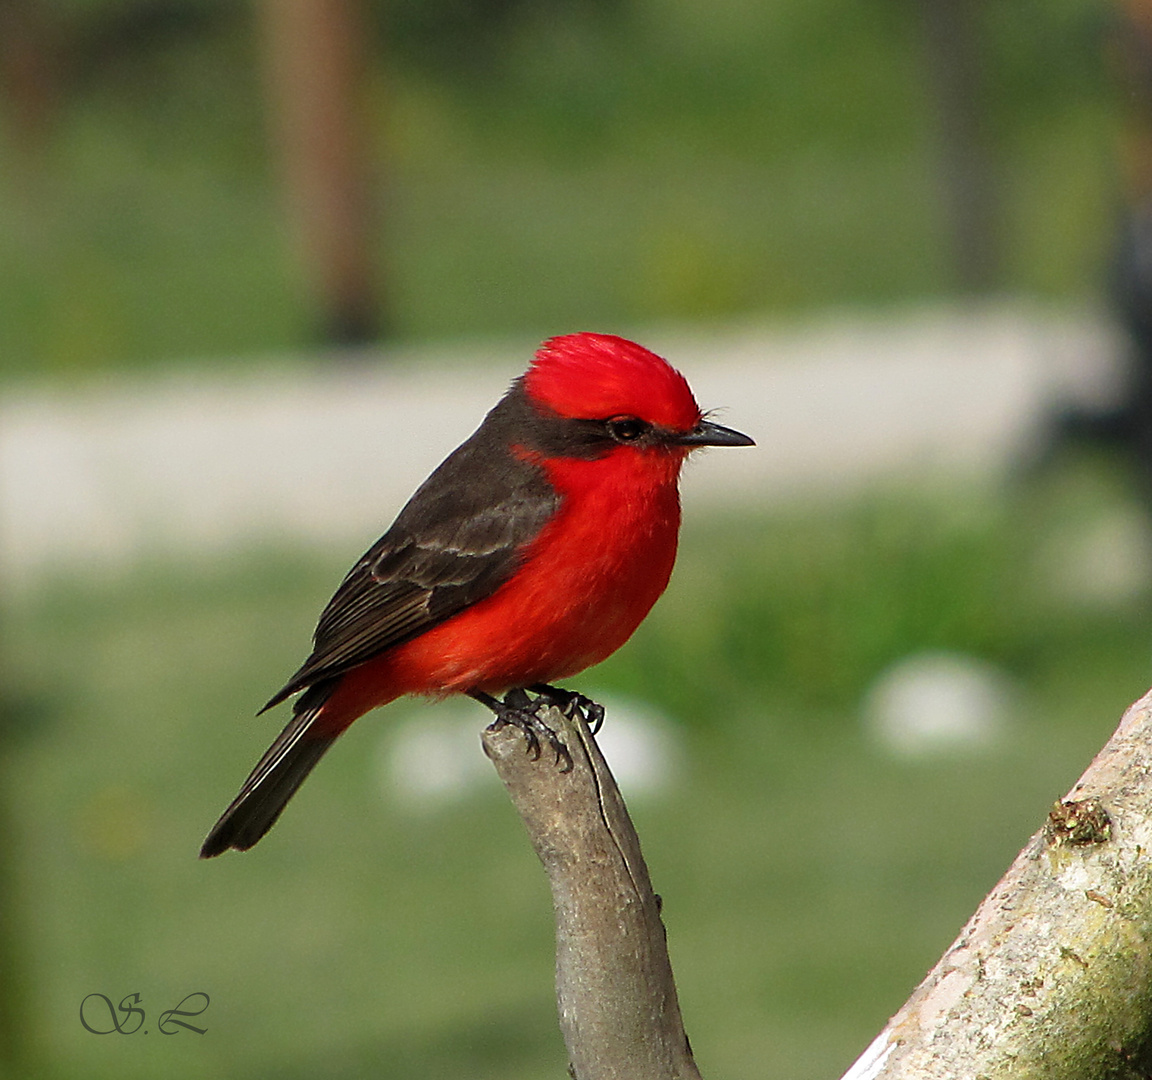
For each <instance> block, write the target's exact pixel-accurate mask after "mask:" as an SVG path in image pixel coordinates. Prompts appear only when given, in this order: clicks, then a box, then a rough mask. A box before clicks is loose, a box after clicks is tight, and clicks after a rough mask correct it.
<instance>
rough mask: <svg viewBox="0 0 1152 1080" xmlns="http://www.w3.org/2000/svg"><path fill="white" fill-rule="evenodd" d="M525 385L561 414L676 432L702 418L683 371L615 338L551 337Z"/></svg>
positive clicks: (545, 343) (542, 401) (641, 348)
mask: <svg viewBox="0 0 1152 1080" xmlns="http://www.w3.org/2000/svg"><path fill="white" fill-rule="evenodd" d="M524 387H525V389H526V390H527V392H528V396H529V397H531V398H532V399H533V400H534V401H538V402H541V403H543V404H545V405H547V406H548V407H549V408H551V409H553V410H554V411H555V412H558V413H559V414H560V415H561V416H569V417H578V418H580V419H585V420H592V419H607V418H608V417H611V416H636V417H639V418H641V419H643V420H647V421H648V422H649V423H652V424H659V425H660V426H661V427H665V428H670V429H672V430H673V431H688V430H690V429H692V428H693V427H695V426H696V424H697V423H698V422H699V420H700V406H699V405H697V404H696V399H695V398H694V397H693V396H692V391H691V389H690V388H689V386H688V381H687V380H686V379H685V378H684V376H683V375H681V374H680V372H678V371H677V370H676V369H675V368H674V367H673V366H672V365H671V364H669V363H668V362H667V361H666V360H663V359H661V358H660V357H659V356H657V355H656V354H655V353H654V352H649V351H648V350H647V349H645V348H644V347H643V346H641V345H637V344H636V343H635V342H634V341H628V340H627V339H626V338H622V337H615V336H614V335H612V334H567V335H565V336H563V337H554V338H550V339H549V340H548V341H546V342H544V344H543V345H541V346H540V348H539V349H538V350H537V351H536V358H535V360H533V361H532V366H531V367H530V368H529V369H528V372H527V374H526V375H525V376H524Z"/></svg>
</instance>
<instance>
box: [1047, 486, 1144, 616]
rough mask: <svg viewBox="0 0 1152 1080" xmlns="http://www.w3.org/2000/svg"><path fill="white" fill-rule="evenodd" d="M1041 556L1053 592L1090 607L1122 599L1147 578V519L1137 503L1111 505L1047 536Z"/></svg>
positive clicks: (1137, 590)
mask: <svg viewBox="0 0 1152 1080" xmlns="http://www.w3.org/2000/svg"><path fill="white" fill-rule="evenodd" d="M1045 562H1046V565H1047V567H1048V575H1047V576H1048V579H1049V583H1050V587H1051V588H1052V590H1053V591H1054V592H1055V593H1056V594H1057V595H1058V596H1063V597H1064V598H1065V599H1067V600H1071V601H1073V602H1075V603H1079V604H1086V605H1089V606H1092V607H1109V606H1113V605H1116V604H1123V603H1125V602H1126V601H1129V600H1132V599H1135V598H1137V597H1139V596H1140V595H1141V594H1142V593H1144V592H1145V591H1147V589H1148V587H1149V585H1150V584H1152V524H1149V521H1148V518H1147V515H1146V514H1145V512H1144V511H1143V510H1142V509H1141V508H1139V507H1137V506H1126V507H1117V508H1116V509H1114V510H1112V511H1110V512H1109V513H1107V514H1104V515H1102V516H1100V517H1097V518H1095V519H1094V520H1092V521H1089V522H1086V523H1085V524H1084V525H1082V526H1081V527H1079V528H1078V529H1076V530H1075V531H1073V532H1069V533H1065V534H1063V535H1061V536H1058V537H1056V538H1055V539H1053V540H1052V541H1051V542H1050V544H1049V547H1048V550H1047V552H1046V558H1045Z"/></svg>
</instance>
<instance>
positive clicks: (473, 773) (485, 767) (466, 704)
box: [379, 697, 682, 810]
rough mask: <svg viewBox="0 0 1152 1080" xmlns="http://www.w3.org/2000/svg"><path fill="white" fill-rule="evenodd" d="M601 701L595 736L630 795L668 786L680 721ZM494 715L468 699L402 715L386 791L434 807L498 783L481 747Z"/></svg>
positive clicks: (385, 772)
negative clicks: (676, 724) (602, 712)
mask: <svg viewBox="0 0 1152 1080" xmlns="http://www.w3.org/2000/svg"><path fill="white" fill-rule="evenodd" d="M597 700H600V701H602V703H603V704H604V707H605V711H606V713H607V718H606V720H605V722H604V726H603V728H601V730H600V733H599V735H597V737H596V741H597V743H598V744H599V746H600V749H601V751H602V752H603V754H604V757H605V758H606V759H607V761H608V764H609V766H610V767H611V769H612V774H613V776H615V777H616V782H617V783H618V784H619V785H620V787H621V789H622V790H623V792H624V794H625V796H627V797H631V796H634V795H635V796H644V795H649V794H654V793H656V792H659V791H662V790H663V789H664V788H666V787H667V786H668V784H669V783H670V782H671V781H672V779H673V778H674V777H675V775H676V774H677V771H678V769H679V767H680V763H681V757H682V755H681V753H680V745H679V740H678V737H677V732H676V731H675V728H674V726H673V725H672V724H671V723H670V722H669V721H668V719H667V718H666V717H664V716H663V715H661V714H660V713H658V712H657V711H656V710H655V709H653V708H652V707H651V706H650V705H647V704H645V703H643V702H638V701H632V700H627V699H622V698H603V697H597ZM490 720H491V714H489V713H487V712H486V711H485V710H484V709H483V708H481V706H479V705H477V704H474V703H472V702H470V701H465V700H463V699H458V700H448V701H445V702H441V703H439V704H436V705H430V706H428V707H426V708H422V709H420V710H419V711H418V712H413V713H411V714H409V715H408V716H406V717H403V718H402V719H398V720H397V721H396V722H395V723H394V724H393V726H392V727H391V730H389V731H388V732H387V734H386V735H385V737H384V738H383V739H382V741H381V743H380V756H379V762H380V771H379V776H380V783H381V788H382V790H383V792H384V794H385V795H386V796H387V797H388V798H391V799H395V800H396V801H397V802H399V803H400V804H402V805H404V806H408V807H410V808H412V809H429V810H430V809H433V808H435V807H437V806H444V805H448V804H450V803H455V802H459V801H461V800H463V799H465V798H467V797H468V796H470V795H471V794H472V793H473V792H474V791H477V790H479V789H481V788H484V787H490V786H492V785H493V784H498V783H499V782H498V780H497V779H496V774H495V772H494V771H493V768H492V766H491V764H490V763H489V762H488V759H487V758H486V757H485V756H484V751H483V750H482V749H481V746H480V732H481V730H482V729H483V727H484V725H485V724H487V723H489V722H490ZM544 752H545V753H547V749H546V748H545V751H544Z"/></svg>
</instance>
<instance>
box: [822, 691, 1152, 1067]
mask: <svg viewBox="0 0 1152 1080" xmlns="http://www.w3.org/2000/svg"><path fill="white" fill-rule="evenodd" d="M1150 1075H1152V691H1150V692H1149V693H1148V694H1145V696H1144V697H1143V698H1141V699H1140V700H1139V701H1138V702H1136V704H1135V705H1133V706H1132V707H1131V708H1130V709H1129V710H1128V711H1127V712H1126V713H1125V714H1124V718H1123V720H1121V722H1120V726H1119V728H1117V730H1116V733H1115V734H1114V735H1113V736H1112V738H1111V739H1110V740H1109V742H1108V744H1107V745H1106V746H1105V747H1104V749H1103V750H1101V751H1100V753H1099V754H1098V755H1097V756H1096V759H1095V761H1093V762H1092V764H1091V765H1090V766H1089V768H1088V771H1087V772H1085V773H1084V775H1083V776H1082V777H1081V778H1080V780H1079V782H1078V783H1077V784H1076V786H1075V787H1073V788H1072V790H1071V791H1070V792H1069V793H1068V795H1067V797H1066V798H1065V799H1063V800H1061V802H1059V803H1057V804H1056V806H1054V807H1053V809H1052V812H1051V813H1050V814H1049V817H1048V821H1047V823H1046V824H1045V826H1044V827H1043V828H1042V829H1041V830H1040V831H1039V832H1037V833H1036V835H1035V836H1033V837H1032V839H1031V840H1030V841H1029V842H1028V844H1027V846H1026V847H1025V848H1024V850H1023V851H1022V852H1020V854H1019V855H1018V856H1017V857H1016V861H1015V862H1014V863H1013V864H1012V866H1011V867H1009V869H1008V872H1007V873H1006V874H1005V875H1004V877H1003V878H1002V879H1001V881H1000V882H999V884H998V885H997V886H996V887H995V888H994V889H993V890H992V892H991V893H989V894H988V896H987V897H986V898H985V900H984V902H983V903H982V904H981V905H980V907H979V909H978V910H977V911H976V914H975V915H973V916H972V918H971V920H970V921H969V922H968V925H967V926H965V927H964V929H963V930H962V931H961V932H960V936H959V937H958V938H957V939H956V941H955V942H954V943H953V944H952V946H951V947H950V948H949V949H948V951H947V952H946V953H945V954H944V956H943V958H942V959H941V960H940V962H939V963H938V964H937V965H936V967H935V968H933V969H932V971H931V972H929V974H928V977H927V978H926V979H925V980H924V981H923V982H922V983H921V984H920V986H919V987H917V989H916V990H915V991H914V992H913V994H912V996H911V997H910V998H909V999H908V1001H907V1003H906V1004H905V1005H904V1007H903V1008H902V1009H901V1010H900V1011H899V1012H898V1013H897V1014H896V1015H895V1016H894V1017H893V1018H892V1019H891V1020H890V1021H889V1022H888V1026H887V1027H886V1028H885V1029H884V1031H882V1032H881V1033H880V1035H879V1036H878V1037H877V1038H876V1040H875V1041H874V1042H873V1043H872V1045H871V1046H870V1047H869V1048H868V1050H867V1051H865V1053H864V1055H863V1056H862V1057H861V1058H860V1060H859V1061H857V1062H856V1064H855V1065H854V1066H853V1067H852V1068H851V1069H850V1070H849V1071H848V1072H847V1074H845V1076H844V1078H843V1080H898V1078H899V1080H906V1078H912V1077H915V1078H916V1080H961V1078H963V1080H973V1078H976V1080H1001V1078H1013V1080H1016V1078H1021V1080H1022V1078H1025V1077H1027V1078H1028V1080H1105V1078H1107V1080H1128V1078H1131V1080H1146V1078H1147V1077H1149V1076H1150Z"/></svg>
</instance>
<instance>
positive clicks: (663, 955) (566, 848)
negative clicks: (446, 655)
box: [483, 708, 700, 1080]
mask: <svg viewBox="0 0 1152 1080" xmlns="http://www.w3.org/2000/svg"><path fill="white" fill-rule="evenodd" d="M543 719H544V721H545V722H546V723H547V725H548V726H549V727H550V728H552V729H553V730H554V731H556V732H557V733H558V734H559V735H560V737H561V739H562V740H563V741H564V743H565V744H566V745H567V747H568V749H569V752H570V753H571V756H572V768H571V770H569V771H568V772H562V771H561V766H560V765H559V764H558V763H557V762H556V761H555V755H554V754H552V753H550V752H549V749H548V746H547V744H546V743H545V745H544V747H543V750H542V752H541V754H540V757H539V758H538V759H536V760H533V758H532V757H531V756H530V755H529V754H527V753H525V743H524V737H523V735H522V734H521V733H520V732H519V731H517V730H516V729H515V728H512V727H497V726H493V727H491V728H488V729H487V730H486V731H485V732H484V735H483V742H484V749H485V751H486V753H487V754H488V756H489V757H490V758H491V759H492V761H493V763H494V764H495V766H496V771H497V773H498V774H499V775H500V779H501V780H502V781H503V782H504V785H505V787H506V788H507V789H508V792H509V794H510V795H511V797H512V801H513V803H514V804H515V806H516V809H517V810H518V811H519V813H520V817H521V818H522V819H523V821H524V824H525V826H526V828H527V829H528V835H529V837H530V839H531V841H532V846H533V848H535V850H536V854H537V855H538V856H539V857H540V861H541V862H542V863H543V864H544V869H545V871H547V874H548V881H549V884H550V885H551V888H552V900H553V905H554V908H555V913H556V997H557V1003H558V1006H559V1012H560V1028H561V1031H562V1033H563V1036H564V1042H565V1045H566V1046H567V1048H568V1056H569V1061H570V1062H571V1064H570V1071H571V1074H572V1076H574V1077H575V1078H576V1080H699V1078H700V1074H699V1072H698V1071H697V1069H696V1065H695V1062H694V1061H693V1059H692V1051H691V1049H690V1048H689V1046H688V1039H687V1037H686V1036H685V1034H684V1026H683V1023H682V1021H681V1018H680V1006H679V1003H678V1001H677V998H676V987H675V985H674V983H673V979H672V966H671V963H670V962H669V959H668V949H667V945H666V941H665V933H664V924H663V923H662V922H661V919H660V900H659V898H658V897H657V896H656V895H655V893H653V891H652V885H651V882H650V881H649V878H648V868H647V866H646V865H645V863H644V857H643V856H642V855H641V853H640V841H639V840H638V839H637V836H636V831H635V829H634V828H633V826H632V822H631V819H630V818H629V817H628V811H627V809H626V808H625V806H624V800H623V799H622V798H621V796H620V791H619V789H618V788H617V786H616V782H615V780H613V778H612V774H611V773H610V772H609V771H608V766H607V764H606V762H605V761H604V758H603V757H602V756H601V754H600V750H599V748H598V747H597V746H596V742H595V740H594V739H593V737H592V734H591V733H590V732H589V730H588V727H587V725H586V724H585V723H584V721H583V719H582V718H580V717H577V718H576V719H574V720H572V719H568V718H567V717H565V716H564V715H563V714H562V713H561V712H560V710H559V709H556V708H551V709H548V710H547V711H546V712H544V713H543Z"/></svg>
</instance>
